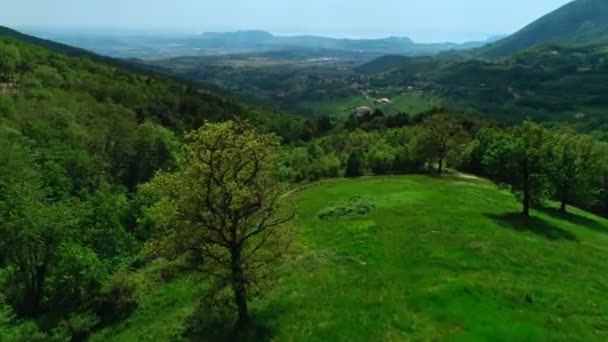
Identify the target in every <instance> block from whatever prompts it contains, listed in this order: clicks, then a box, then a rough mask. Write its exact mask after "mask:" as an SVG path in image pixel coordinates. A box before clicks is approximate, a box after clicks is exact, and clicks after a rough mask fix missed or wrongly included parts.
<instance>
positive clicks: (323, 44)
mask: <svg viewBox="0 0 608 342" xmlns="http://www.w3.org/2000/svg"><path fill="white" fill-rule="evenodd" d="M189 42H190V44H191V45H192V46H196V47H197V48H199V49H201V50H203V51H231V52H235V51H237V52H238V51H246V52H247V53H251V52H260V51H277V50H290V49H309V50H334V51H347V52H361V53H378V54H406V55H425V54H436V53H438V52H441V51H448V50H466V49H471V48H475V47H480V46H483V45H484V44H487V43H488V41H471V42H466V43H463V44H457V43H449V42H446V43H430V44H422V43H416V42H414V41H413V40H411V39H410V38H407V37H388V38H380V39H345V38H330V37H321V36H312V35H303V36H278V35H273V34H271V33H269V32H265V31H236V32H208V33H203V34H202V35H200V36H198V37H196V38H193V39H191V40H189Z"/></svg>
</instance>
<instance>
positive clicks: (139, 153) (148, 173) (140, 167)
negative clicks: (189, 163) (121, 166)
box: [125, 121, 178, 189]
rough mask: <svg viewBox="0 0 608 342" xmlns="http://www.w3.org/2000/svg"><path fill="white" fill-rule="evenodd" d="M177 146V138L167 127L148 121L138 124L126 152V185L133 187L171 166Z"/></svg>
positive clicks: (173, 162)
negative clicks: (129, 148)
mask: <svg viewBox="0 0 608 342" xmlns="http://www.w3.org/2000/svg"><path fill="white" fill-rule="evenodd" d="M177 147H178V142H177V139H176V138H175V136H174V134H173V133H172V132H171V131H169V130H168V129H166V128H164V127H162V126H159V125H157V124H154V123H152V122H149V121H146V122H144V123H142V124H140V125H139V126H138V127H137V129H136V130H135V133H134V137H133V142H132V144H131V150H130V151H129V153H128V160H129V161H128V170H127V175H126V180H125V183H126V184H127V186H128V187H129V188H130V189H135V187H136V186H137V185H138V184H140V183H144V182H147V181H148V180H150V179H151V178H152V176H154V173H155V172H156V171H158V170H168V169H170V168H171V167H173V166H174V164H175V159H176V157H175V154H176V150H177Z"/></svg>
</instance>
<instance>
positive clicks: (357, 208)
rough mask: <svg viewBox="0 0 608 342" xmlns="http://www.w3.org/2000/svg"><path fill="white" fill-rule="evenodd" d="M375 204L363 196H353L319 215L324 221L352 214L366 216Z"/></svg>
mask: <svg viewBox="0 0 608 342" xmlns="http://www.w3.org/2000/svg"><path fill="white" fill-rule="evenodd" d="M374 207H375V206H374V204H373V203H372V202H370V201H369V200H367V199H365V198H362V197H353V198H351V199H350V201H349V202H347V203H337V204H335V205H334V206H331V207H328V208H325V209H323V210H321V211H320V212H319V214H318V215H317V216H318V217H319V219H321V220H323V221H333V220H340V219H343V218H347V217H352V216H364V215H367V214H369V213H370V212H371V211H372V209H374Z"/></svg>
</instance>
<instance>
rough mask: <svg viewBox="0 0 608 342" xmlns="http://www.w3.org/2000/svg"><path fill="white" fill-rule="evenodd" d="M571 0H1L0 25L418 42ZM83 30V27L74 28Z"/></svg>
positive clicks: (492, 29) (466, 35) (493, 27)
mask: <svg viewBox="0 0 608 342" xmlns="http://www.w3.org/2000/svg"><path fill="white" fill-rule="evenodd" d="M569 1H570V0H0V8H1V10H0V25H4V26H9V27H13V28H17V29H26V31H27V29H29V28H37V29H49V30H51V29H54V30H60V29H63V30H74V29H78V31H77V32H82V33H86V32H105V33H112V32H113V33H116V34H119V33H125V32H127V31H128V32H137V33H150V34H157V33H163V32H165V33H201V32H206V31H234V30H248V29H259V30H266V31H270V32H273V33H275V34H283V35H294V34H315V35H325V36H333V37H349V38H375V37H385V36H391V35H397V36H408V37H410V38H412V39H414V40H415V41H417V42H439V41H454V42H462V41H467V40H476V39H484V38H487V37H489V36H493V35H502V34H510V33H513V32H515V31H517V30H519V29H520V28H522V27H523V26H525V25H526V24H528V23H530V22H531V21H533V20H535V19H537V18H538V17H540V16H542V15H544V14H546V13H548V12H550V11H552V10H555V9H557V8H559V7H560V6H562V5H564V4H566V3H568V2H569ZM74 32H76V31H74Z"/></svg>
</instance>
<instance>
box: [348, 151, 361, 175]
mask: <svg viewBox="0 0 608 342" xmlns="http://www.w3.org/2000/svg"><path fill="white" fill-rule="evenodd" d="M345 175H346V177H349V178H352V177H360V176H363V153H361V151H359V150H355V151H353V152H351V154H350V155H349V156H348V160H347V161H346V173H345Z"/></svg>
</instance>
